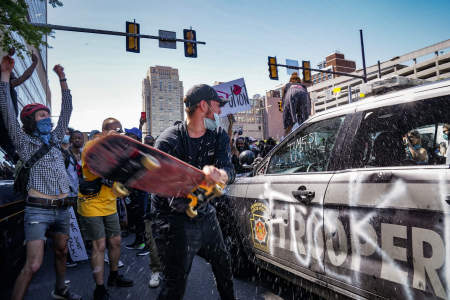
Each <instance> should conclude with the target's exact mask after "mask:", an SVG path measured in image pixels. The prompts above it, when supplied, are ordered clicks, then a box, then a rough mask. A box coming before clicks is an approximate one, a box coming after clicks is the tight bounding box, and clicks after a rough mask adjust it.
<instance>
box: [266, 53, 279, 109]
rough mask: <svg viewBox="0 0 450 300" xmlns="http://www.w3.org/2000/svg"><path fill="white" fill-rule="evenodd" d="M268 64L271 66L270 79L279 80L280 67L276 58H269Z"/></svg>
mask: <svg viewBox="0 0 450 300" xmlns="http://www.w3.org/2000/svg"><path fill="white" fill-rule="evenodd" d="M267 64H268V65H269V78H270V79H272V80H278V67H277V58H276V56H269V57H268V62H267ZM280 111H281V110H280Z"/></svg>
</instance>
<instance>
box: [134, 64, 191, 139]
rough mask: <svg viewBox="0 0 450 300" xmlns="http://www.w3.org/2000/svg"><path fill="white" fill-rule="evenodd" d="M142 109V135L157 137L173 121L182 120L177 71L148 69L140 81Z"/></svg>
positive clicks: (181, 87) (180, 88) (180, 91)
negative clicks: (145, 117)
mask: <svg viewBox="0 0 450 300" xmlns="http://www.w3.org/2000/svg"><path fill="white" fill-rule="evenodd" d="M142 109H143V111H145V113H146V116H147V123H146V124H145V127H144V128H143V131H144V132H143V134H144V135H145V134H151V135H153V136H154V137H156V136H158V135H160V134H161V132H163V131H164V130H165V129H166V128H167V127H169V126H172V125H173V124H174V123H175V121H178V120H181V121H182V120H183V119H184V106H183V82H182V81H180V79H179V75H178V69H174V68H171V67H164V66H154V67H150V68H149V70H148V72H147V76H146V77H145V78H144V80H143V81H142Z"/></svg>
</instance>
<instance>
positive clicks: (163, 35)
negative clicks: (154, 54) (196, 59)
mask: <svg viewBox="0 0 450 300" xmlns="http://www.w3.org/2000/svg"><path fill="white" fill-rule="evenodd" d="M159 38H160V40H159V48H168V49H177V42H176V41H175V39H176V38H177V33H176V32H175V31H166V30H159ZM161 39H162V40H161ZM164 39H171V40H173V41H165V40H164Z"/></svg>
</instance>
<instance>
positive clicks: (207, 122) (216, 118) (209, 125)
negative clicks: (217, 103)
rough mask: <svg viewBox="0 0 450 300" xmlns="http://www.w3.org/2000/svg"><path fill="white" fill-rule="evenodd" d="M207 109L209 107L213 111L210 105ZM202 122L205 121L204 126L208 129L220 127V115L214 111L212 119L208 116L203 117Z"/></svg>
mask: <svg viewBox="0 0 450 300" xmlns="http://www.w3.org/2000/svg"><path fill="white" fill-rule="evenodd" d="M208 106H209V105H208ZM209 109H210V110H211V111H213V110H212V108H211V106H209ZM204 122H205V127H206V128H207V129H210V130H216V129H217V128H219V127H220V117H219V115H218V114H216V113H214V120H211V119H209V118H205V119H204Z"/></svg>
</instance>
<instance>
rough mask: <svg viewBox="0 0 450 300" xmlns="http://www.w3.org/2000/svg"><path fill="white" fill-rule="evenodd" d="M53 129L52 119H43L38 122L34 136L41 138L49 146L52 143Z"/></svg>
mask: <svg viewBox="0 0 450 300" xmlns="http://www.w3.org/2000/svg"><path fill="white" fill-rule="evenodd" d="M52 127H53V124H52V121H51V119H50V118H45V119H41V120H39V121H37V122H36V131H35V133H34V135H35V136H38V137H40V138H41V140H42V142H44V143H45V144H47V145H48V143H49V142H50V137H51V134H50V132H51V131H52Z"/></svg>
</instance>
